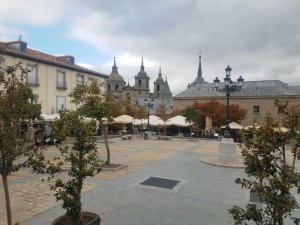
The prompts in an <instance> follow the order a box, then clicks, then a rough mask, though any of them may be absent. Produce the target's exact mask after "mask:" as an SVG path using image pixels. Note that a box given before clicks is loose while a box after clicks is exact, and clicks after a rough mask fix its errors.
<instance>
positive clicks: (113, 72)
mask: <svg viewBox="0 0 300 225" xmlns="http://www.w3.org/2000/svg"><path fill="white" fill-rule="evenodd" d="M111 73H112V74H118V67H117V65H116V56H114V65H113V66H112V72H111Z"/></svg>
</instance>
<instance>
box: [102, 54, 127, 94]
mask: <svg viewBox="0 0 300 225" xmlns="http://www.w3.org/2000/svg"><path fill="white" fill-rule="evenodd" d="M106 85H107V92H108V93H109V94H111V95H112V96H114V98H115V99H120V98H121V97H122V91H123V88H124V87H125V85H126V82H125V81H124V79H123V77H122V76H121V75H120V74H119V72H118V67H117V65H116V57H114V65H113V66H112V71H111V74H110V75H109V76H108V78H107V80H106Z"/></svg>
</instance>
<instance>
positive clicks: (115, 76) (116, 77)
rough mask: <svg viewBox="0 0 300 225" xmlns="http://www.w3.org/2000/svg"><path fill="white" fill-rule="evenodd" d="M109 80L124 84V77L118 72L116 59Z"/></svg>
mask: <svg viewBox="0 0 300 225" xmlns="http://www.w3.org/2000/svg"><path fill="white" fill-rule="evenodd" d="M107 80H110V81H122V82H124V79H123V77H122V76H121V75H120V74H119V72H118V67H117V65H116V57H114V65H113V66H112V71H111V74H110V75H109V76H108V78H107Z"/></svg>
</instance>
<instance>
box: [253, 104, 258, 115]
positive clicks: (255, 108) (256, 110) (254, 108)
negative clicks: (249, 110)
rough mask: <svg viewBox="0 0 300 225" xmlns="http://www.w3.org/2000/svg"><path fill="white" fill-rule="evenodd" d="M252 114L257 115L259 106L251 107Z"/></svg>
mask: <svg viewBox="0 0 300 225" xmlns="http://www.w3.org/2000/svg"><path fill="white" fill-rule="evenodd" d="M253 113H259V106H257V105H255V106H253Z"/></svg>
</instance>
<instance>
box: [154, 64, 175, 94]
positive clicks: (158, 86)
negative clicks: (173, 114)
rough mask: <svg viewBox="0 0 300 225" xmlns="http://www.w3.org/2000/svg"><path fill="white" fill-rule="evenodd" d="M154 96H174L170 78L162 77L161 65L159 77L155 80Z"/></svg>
mask: <svg viewBox="0 0 300 225" xmlns="http://www.w3.org/2000/svg"><path fill="white" fill-rule="evenodd" d="M154 98H172V93H171V91H170V88H169V84H168V80H167V78H166V81H164V79H163V78H162V74H161V67H160V68H159V73H158V78H157V79H156V81H154Z"/></svg>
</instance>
